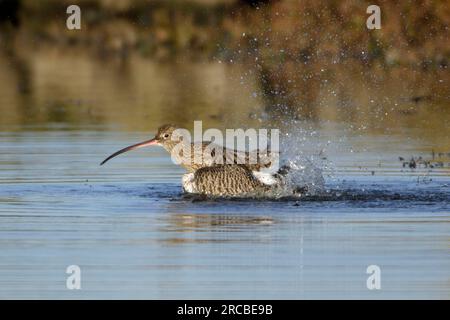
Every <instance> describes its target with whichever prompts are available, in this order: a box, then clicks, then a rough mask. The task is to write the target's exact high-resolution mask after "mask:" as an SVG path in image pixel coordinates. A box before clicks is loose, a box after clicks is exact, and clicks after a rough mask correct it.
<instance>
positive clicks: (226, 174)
mask: <svg viewBox="0 0 450 320" xmlns="http://www.w3.org/2000/svg"><path fill="white" fill-rule="evenodd" d="M194 181H195V186H196V189H197V192H198V193H201V194H206V195H214V196H244V195H258V194H263V193H265V192H268V191H270V190H271V187H270V186H267V185H265V184H263V183H262V182H260V181H259V180H258V179H256V178H255V177H254V175H253V174H252V172H251V171H250V170H249V169H248V167H247V166H245V165H237V164H235V165H233V164H231V165H219V166H212V167H204V168H201V169H198V170H197V171H195V173H194Z"/></svg>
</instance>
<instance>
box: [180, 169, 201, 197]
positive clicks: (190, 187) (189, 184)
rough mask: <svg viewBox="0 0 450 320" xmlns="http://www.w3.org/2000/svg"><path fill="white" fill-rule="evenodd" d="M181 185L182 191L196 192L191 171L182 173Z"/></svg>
mask: <svg viewBox="0 0 450 320" xmlns="http://www.w3.org/2000/svg"><path fill="white" fill-rule="evenodd" d="M181 182H182V185H183V191H184V192H187V193H197V188H196V187H195V179H194V174H193V173H186V174H183V177H182V178H181Z"/></svg>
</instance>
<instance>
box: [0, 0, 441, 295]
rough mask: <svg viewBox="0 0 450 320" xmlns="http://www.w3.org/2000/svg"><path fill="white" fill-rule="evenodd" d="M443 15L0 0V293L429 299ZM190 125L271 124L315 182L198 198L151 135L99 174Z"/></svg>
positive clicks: (288, 155)
mask: <svg viewBox="0 0 450 320" xmlns="http://www.w3.org/2000/svg"><path fill="white" fill-rule="evenodd" d="M72 4H77V5H79V6H80V8H81V30H68V29H67V27H66V20H67V18H68V16H69V15H68V14H67V13H66V9H67V7H68V6H69V5H72ZM373 4H376V5H379V6H380V8H381V29H380V30H368V29H367V27H366V20H367V18H368V17H369V14H367V13H366V10H367V7H368V6H369V5H373ZM449 23H450V2H449V1H448V0H442V1H440V0H434V1H433V0H423V1H419V0H416V1H410V0H402V1H391V0H386V1H375V0H370V1H356V0H339V1H338V0H295V1H294V0H277V1H275V0H273V1H257V0H247V1H244V0H202V1H200V0H164V1H163V0H147V1H144V0H136V1H131V0H84V1H81V0H80V1H74V0H39V1H37V0H9V1H8V0H0V248H1V250H0V298H18V299H24V298H36V297H38V298H42V297H45V298H58V299H61V298H74V297H79V298H97V299H98V298H111V297H114V298H124V297H125V298H130V297H135V298H159V299H160V298H171V299H174V298H175V299H177V298H178V299H179V298H190V299H196V298H208V299H216V298H219V299H220V298H230V297H233V298H235V299H240V298H243V299H249V298H261V299H267V298H269V299H270V298H272V299H273V298H275V299H279V298H280V297H281V298H333V299H335V298H339V299H342V298H349V297H350V298H357V299H364V298H370V299H373V298H397V299H398V298H401V299H405V298H425V299H430V298H445V299H448V298H449V297H450V290H449V288H450V274H449V270H450V259H449V258H450V238H449V234H450V228H449V226H450V216H449V212H450V208H449V206H450V179H449V177H450V86H449V81H450V73H449V70H448V64H449V61H450V41H449ZM194 120H202V121H203V128H204V129H206V128H208V127H215V128H219V129H224V128H239V127H241V128H242V127H247V128H249V127H264V128H279V129H281V138H282V146H281V151H282V158H283V157H285V159H288V160H289V161H292V162H290V163H291V164H294V165H295V166H293V167H294V168H298V170H297V171H296V172H298V173H300V174H299V175H301V177H302V178H303V181H304V182H305V183H308V185H311V182H312V183H315V182H316V181H323V179H320V180H319V179H316V178H317V176H318V175H316V173H317V172H319V173H320V178H322V175H323V177H324V178H325V186H326V191H325V190H324V192H323V195H321V197H318V198H312V199H309V200H312V201H274V202H269V201H250V200H249V201H242V202H239V201H236V202H228V201H224V202H222V201H215V202H208V201H206V202H204V201H200V202H198V201H191V200H189V199H185V198H184V197H182V196H181V188H180V177H181V175H182V174H183V173H184V170H183V169H182V168H179V167H177V166H174V164H173V163H172V162H171V161H170V157H169V156H168V154H167V152H165V151H164V150H163V149H162V148H148V149H147V150H145V151H144V150H141V151H136V152H133V153H129V154H127V155H123V156H121V157H117V158H115V159H114V161H111V162H110V163H108V165H106V166H102V167H100V166H99V163H100V162H101V161H102V160H103V159H104V158H105V157H106V156H107V155H109V154H111V153H112V152H114V151H116V150H118V149H120V148H123V147H124V146H127V145H130V144H132V143H136V142H138V141H142V140H146V139H149V138H150V137H151V135H152V134H153V133H154V132H155V130H156V129H157V127H158V126H160V125H161V124H163V123H168V122H172V123H175V124H178V125H182V126H185V127H187V128H189V129H192V126H193V121H194ZM317 169H320V170H317ZM322 173H323V174H322ZM72 264H76V265H80V266H81V267H82V270H83V271H82V274H83V284H82V288H83V290H74V291H71V290H67V289H66V286H65V284H66V276H67V274H66V273H65V270H66V268H67V266H68V265H72ZM372 264H376V265H379V266H380V267H381V268H382V270H383V271H382V272H383V276H382V279H383V280H382V281H383V284H382V288H383V290H381V291H378V290H373V291H372V290H367V287H366V279H367V278H366V277H367V274H366V268H367V266H368V265H372Z"/></svg>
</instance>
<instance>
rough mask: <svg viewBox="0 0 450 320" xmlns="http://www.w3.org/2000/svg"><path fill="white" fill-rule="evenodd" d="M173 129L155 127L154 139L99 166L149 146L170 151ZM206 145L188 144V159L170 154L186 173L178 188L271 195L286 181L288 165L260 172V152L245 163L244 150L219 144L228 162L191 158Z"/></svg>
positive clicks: (194, 191) (209, 193) (224, 194)
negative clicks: (241, 160) (251, 161)
mask: <svg viewBox="0 0 450 320" xmlns="http://www.w3.org/2000/svg"><path fill="white" fill-rule="evenodd" d="M177 128H178V127H177V126H174V125H163V126H161V127H160V128H159V129H158V131H157V133H156V135H155V137H154V138H152V139H150V140H146V141H143V142H140V143H137V144H134V145H131V146H128V147H126V148H123V149H121V150H119V151H117V152H115V153H113V154H112V155H110V156H109V157H107V158H106V159H105V160H103V162H102V163H101V164H100V165H103V164H105V163H106V162H107V161H109V160H110V159H112V158H114V157H116V156H118V155H119V154H122V153H124V152H127V151H131V150H135V149H139V148H143V147H148V146H153V145H160V146H162V147H163V148H164V149H166V150H167V151H168V152H169V153H172V151H173V150H174V148H175V147H176V145H177V144H178V143H179V142H177V141H174V140H172V136H173V134H174V132H175V130H176V129H177ZM208 145H209V143H206V142H203V143H202V144H201V146H202V148H201V150H200V151H198V150H196V148H195V146H194V144H193V143H190V145H188V148H191V150H192V152H191V157H188V159H184V158H183V157H182V155H179V154H175V155H173V154H172V156H175V158H176V160H178V161H179V162H178V163H179V164H180V165H181V166H182V167H184V168H185V169H186V171H187V172H188V173H186V174H184V175H183V177H182V189H183V191H184V192H185V193H189V194H200V195H205V196H213V197H250V196H254V197H257V196H267V195H274V194H277V193H279V192H280V191H282V189H283V186H284V185H285V183H286V180H285V177H286V175H287V173H288V172H289V170H290V168H289V167H288V166H283V167H281V168H280V169H279V170H278V171H277V172H276V173H269V172H262V171H261V169H263V168H267V167H268V166H270V164H271V162H270V161H266V162H264V161H263V158H262V156H261V154H260V152H257V160H258V161H257V162H256V163H249V161H248V160H249V154H248V153H243V152H237V151H236V150H231V149H227V148H224V147H219V146H216V147H217V148H221V149H222V151H223V157H224V158H223V159H222V160H226V157H227V156H228V157H230V156H232V157H233V158H232V159H233V160H234V161H233V162H232V163H227V162H220V161H217V162H219V163H217V162H215V161H213V160H210V161H205V159H204V158H200V160H201V161H200V162H198V161H194V152H202V151H203V152H204V151H205V150H206V149H205V148H207V146H208ZM216 150H217V149H216ZM202 155H203V153H202ZM238 157H243V158H244V160H246V162H244V163H238V162H237V159H238ZM216 160H217V159H216ZM305 191H306V190H305V189H301V188H300V189H295V190H294V193H304V192H305Z"/></svg>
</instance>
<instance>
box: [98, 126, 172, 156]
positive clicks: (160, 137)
mask: <svg viewBox="0 0 450 320" xmlns="http://www.w3.org/2000/svg"><path fill="white" fill-rule="evenodd" d="M177 129H178V127H177V126H174V125H171V124H165V125H163V126H161V127H160V128H159V129H158V132H157V133H156V135H155V137H154V138H152V139H150V140H146V141H143V142H139V143H137V144H133V145H131V146H128V147H126V148H123V149H121V150H119V151H117V152H115V153H113V154H112V155H110V156H109V157H108V158H106V159H105V160H103V162H102V163H101V164H100V165H103V164H105V163H106V162H107V161H108V160H110V159H112V158H114V157H115V156H118V155H119V154H122V153H124V152H127V151H131V150H135V149H140V148H143V147H149V146H154V145H159V146H162V147H164V148H165V149H166V150H168V151H170V150H171V149H172V147H173V146H174V145H175V144H176V142H175V141H173V140H172V135H173V133H174V131H175V130H177Z"/></svg>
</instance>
